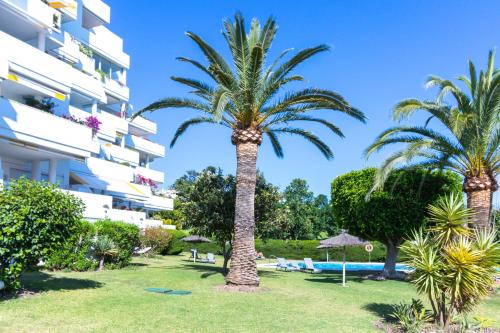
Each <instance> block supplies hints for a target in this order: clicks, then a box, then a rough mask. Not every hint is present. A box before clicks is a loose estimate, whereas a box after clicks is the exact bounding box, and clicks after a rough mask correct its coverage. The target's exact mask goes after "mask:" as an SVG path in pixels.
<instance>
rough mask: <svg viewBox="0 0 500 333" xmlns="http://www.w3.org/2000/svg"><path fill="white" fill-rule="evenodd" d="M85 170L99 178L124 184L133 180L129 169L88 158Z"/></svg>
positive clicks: (131, 171)
mask: <svg viewBox="0 0 500 333" xmlns="http://www.w3.org/2000/svg"><path fill="white" fill-rule="evenodd" d="M86 168H87V170H89V171H90V172H91V173H92V174H94V175H96V176H99V177H104V178H109V179H116V180H120V181H124V182H133V180H134V172H133V169H132V168H131V167H128V166H125V165H121V164H118V163H114V162H110V161H106V160H102V159H99V158H95V157H91V158H88V159H87V163H86Z"/></svg>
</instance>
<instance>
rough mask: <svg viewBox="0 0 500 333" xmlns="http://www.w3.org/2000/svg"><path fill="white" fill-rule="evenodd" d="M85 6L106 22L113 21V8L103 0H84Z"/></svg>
mask: <svg viewBox="0 0 500 333" xmlns="http://www.w3.org/2000/svg"><path fill="white" fill-rule="evenodd" d="M83 7H84V8H85V9H86V10H88V11H89V12H91V13H92V14H94V15H95V16H96V17H98V18H99V19H100V20H101V21H103V22H104V23H105V24H109V22H111V8H109V6H108V5H106V4H105V3H104V2H102V1H101V0H83Z"/></svg>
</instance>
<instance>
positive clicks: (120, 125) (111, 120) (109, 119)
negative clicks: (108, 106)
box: [97, 110, 128, 135]
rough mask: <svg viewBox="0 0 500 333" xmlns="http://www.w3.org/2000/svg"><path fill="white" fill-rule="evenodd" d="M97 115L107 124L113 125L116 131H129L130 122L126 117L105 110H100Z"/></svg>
mask: <svg viewBox="0 0 500 333" xmlns="http://www.w3.org/2000/svg"><path fill="white" fill-rule="evenodd" d="M97 117H98V118H99V120H100V121H101V122H102V123H103V124H104V123H106V126H111V127H112V128H113V129H114V131H115V132H121V133H127V132H128V123H127V120H126V119H123V118H120V117H118V116H117V115H114V114H111V113H109V112H107V111H104V110H100V112H99V114H98V115H97ZM115 135H116V133H115Z"/></svg>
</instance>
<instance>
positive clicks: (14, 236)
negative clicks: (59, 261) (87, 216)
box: [0, 178, 84, 290]
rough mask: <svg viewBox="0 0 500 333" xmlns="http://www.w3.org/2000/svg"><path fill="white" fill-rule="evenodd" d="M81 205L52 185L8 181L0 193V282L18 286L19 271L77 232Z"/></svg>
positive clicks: (9, 287)
mask: <svg viewBox="0 0 500 333" xmlns="http://www.w3.org/2000/svg"><path fill="white" fill-rule="evenodd" d="M83 207H84V206H83V203H82V202H81V200H79V199H78V198H76V197H74V196H72V195H69V194H67V193H65V192H63V191H61V190H59V189H58V188H57V187H56V186H55V185H52V184H49V183H45V182H35V181H31V180H27V179H24V178H23V179H19V180H12V181H11V182H10V183H9V186H8V187H6V188H5V189H3V190H2V191H0V280H1V281H4V282H5V285H6V288H7V289H8V290H9V289H10V290H12V289H18V288H20V287H21V284H20V281H19V277H20V275H21V273H22V272H23V270H25V269H27V268H30V266H31V267H32V266H34V265H35V264H36V263H37V262H38V261H39V260H40V259H42V260H45V259H47V257H48V256H49V255H50V254H51V253H52V252H53V251H55V250H56V249H58V248H60V247H61V246H62V245H63V244H64V243H65V239H67V238H69V237H71V236H72V235H73V234H74V232H75V230H77V229H78V222H79V221H80V220H81V219H82V213H83Z"/></svg>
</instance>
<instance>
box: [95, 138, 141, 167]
mask: <svg viewBox="0 0 500 333" xmlns="http://www.w3.org/2000/svg"><path fill="white" fill-rule="evenodd" d="M101 147H102V149H103V151H104V154H105V155H106V157H107V158H109V159H112V160H113V161H116V162H119V163H122V162H124V163H129V164H130V165H138V164H139V153H138V152H136V151H133V150H130V149H126V148H122V147H120V146H117V145H114V144H111V143H106V144H104V145H101Z"/></svg>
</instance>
